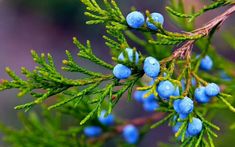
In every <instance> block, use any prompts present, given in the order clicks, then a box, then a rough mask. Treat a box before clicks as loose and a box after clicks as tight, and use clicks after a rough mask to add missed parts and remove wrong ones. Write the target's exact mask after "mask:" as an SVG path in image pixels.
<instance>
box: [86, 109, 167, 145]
mask: <svg viewBox="0 0 235 147" xmlns="http://www.w3.org/2000/svg"><path fill="white" fill-rule="evenodd" d="M163 116H164V113H162V112H159V113H154V114H153V115H151V116H149V117H140V118H136V119H132V120H128V121H125V122H124V123H123V124H121V125H120V124H119V125H116V126H115V127H114V129H113V131H110V132H107V133H104V134H102V135H101V136H100V137H97V138H92V139H89V140H88V142H89V143H95V142H97V141H101V142H102V141H105V140H107V139H110V138H113V137H115V136H116V135H118V134H120V133H122V130H123V128H124V127H125V126H126V125H127V124H132V125H135V126H142V125H145V124H151V123H153V122H155V121H157V120H159V119H161V118H162V117H163Z"/></svg>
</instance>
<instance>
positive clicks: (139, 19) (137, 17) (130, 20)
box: [126, 11, 145, 29]
mask: <svg viewBox="0 0 235 147" xmlns="http://www.w3.org/2000/svg"><path fill="white" fill-rule="evenodd" d="M144 20H145V18H144V15H143V14H142V13H141V12H139V11H134V12H131V13H129V14H128V15H127V17H126V21H127V24H128V25H129V26H130V27H132V28H134V29H137V28H140V27H142V26H143V25H144Z"/></svg>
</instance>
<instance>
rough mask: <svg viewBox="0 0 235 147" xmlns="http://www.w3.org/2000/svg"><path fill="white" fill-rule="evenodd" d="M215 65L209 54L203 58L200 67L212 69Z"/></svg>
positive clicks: (207, 69)
mask: <svg viewBox="0 0 235 147" xmlns="http://www.w3.org/2000/svg"><path fill="white" fill-rule="evenodd" d="M212 66H213V61H212V59H211V58H210V57H209V56H205V57H204V58H202V60H201V63H200V69H202V70H205V71H209V70H211V69H212Z"/></svg>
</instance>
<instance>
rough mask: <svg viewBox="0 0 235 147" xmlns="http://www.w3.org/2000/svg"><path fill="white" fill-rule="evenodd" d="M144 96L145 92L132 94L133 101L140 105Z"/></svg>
mask: <svg viewBox="0 0 235 147" xmlns="http://www.w3.org/2000/svg"><path fill="white" fill-rule="evenodd" d="M144 94H145V91H138V90H137V91H135V92H134V99H135V100H136V101H137V102H140V103H142V102H143V96H144Z"/></svg>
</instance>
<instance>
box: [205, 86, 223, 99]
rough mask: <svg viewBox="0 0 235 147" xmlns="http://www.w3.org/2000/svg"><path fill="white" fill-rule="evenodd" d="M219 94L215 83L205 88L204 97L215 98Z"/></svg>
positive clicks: (218, 88)
mask: <svg viewBox="0 0 235 147" xmlns="http://www.w3.org/2000/svg"><path fill="white" fill-rule="evenodd" d="M219 93H220V87H219V86H218V85H217V84H215V83H210V84H208V85H207V86H206V95H208V96H209V97H213V96H217V95H218V94H219Z"/></svg>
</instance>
